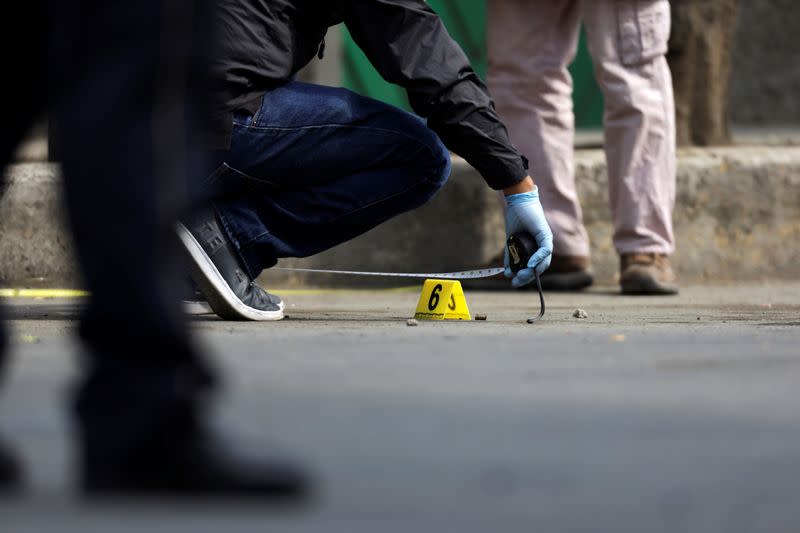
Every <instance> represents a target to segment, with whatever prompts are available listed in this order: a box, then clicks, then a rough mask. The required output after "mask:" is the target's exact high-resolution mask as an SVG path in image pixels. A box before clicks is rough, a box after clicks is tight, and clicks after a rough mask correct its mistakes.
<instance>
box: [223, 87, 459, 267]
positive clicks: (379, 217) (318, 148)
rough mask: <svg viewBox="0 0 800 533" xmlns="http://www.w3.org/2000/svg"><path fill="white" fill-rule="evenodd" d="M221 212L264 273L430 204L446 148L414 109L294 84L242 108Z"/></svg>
mask: <svg viewBox="0 0 800 533" xmlns="http://www.w3.org/2000/svg"><path fill="white" fill-rule="evenodd" d="M221 158H222V159H223V160H224V162H225V163H226V164H227V165H228V166H229V167H230V171H228V172H226V173H224V174H223V175H222V176H221V177H220V181H221V182H222V183H221V184H220V185H221V190H222V191H223V193H227V194H229V196H228V197H226V198H224V199H221V200H219V201H217V202H216V209H217V212H218V214H219V218H220V220H221V222H222V224H223V226H224V228H225V230H226V231H227V232H228V235H229V237H230V238H231V240H232V241H233V243H234V244H235V246H236V248H237V249H238V250H239V252H240V253H241V256H242V257H243V259H244V260H245V263H246V265H247V268H248V271H249V274H250V275H251V276H252V277H256V276H258V274H259V273H260V272H261V270H262V269H264V268H268V267H271V266H273V265H274V264H275V263H276V262H277V260H278V258H281V257H306V256H309V255H313V254H316V253H318V252H321V251H323V250H326V249H328V248H331V247H333V246H336V245H337V244H340V243H342V242H345V241H347V240H350V239H352V238H354V237H356V236H357V235H360V234H362V233H364V232H366V231H368V230H369V229H372V228H374V227H375V226H377V225H378V224H380V223H382V222H384V221H386V220H389V219H390V218H392V217H394V216H396V215H398V214H400V213H403V212H406V211H409V210H411V209H414V208H416V207H419V206H420V205H422V204H424V203H425V202H427V201H428V200H429V199H430V198H431V197H432V196H433V195H434V194H435V193H436V192H437V191H438V190H439V189H440V188H441V187H442V186H443V185H444V183H445V181H446V179H447V177H448V175H449V171H450V155H449V152H448V151H447V150H446V148H445V147H444V145H443V144H442V142H441V141H440V140H439V138H438V137H437V136H436V134H435V133H434V132H433V131H432V130H430V129H429V128H428V127H427V126H426V125H425V123H424V122H423V121H422V120H421V119H419V118H418V117H416V116H414V115H411V114H409V113H406V112H404V111H402V110H400V109H397V108H395V107H392V106H389V105H387V104H384V103H382V102H378V101H376V100H373V99H370V98H366V97H363V96H359V95H357V94H355V93H352V92H350V91H347V90H345V89H336V88H329V87H321V86H316V85H310V84H304V83H297V82H292V83H289V84H287V85H285V86H283V87H281V88H278V89H275V90H273V91H271V92H270V93H268V94H267V95H265V96H264V98H263V100H262V106H261V109H260V110H259V112H258V113H256V114H255V115H254V116H249V115H246V114H240V115H237V116H236V118H235V119H234V130H233V138H232V146H231V150H230V151H229V152H228V153H226V154H223V155H221Z"/></svg>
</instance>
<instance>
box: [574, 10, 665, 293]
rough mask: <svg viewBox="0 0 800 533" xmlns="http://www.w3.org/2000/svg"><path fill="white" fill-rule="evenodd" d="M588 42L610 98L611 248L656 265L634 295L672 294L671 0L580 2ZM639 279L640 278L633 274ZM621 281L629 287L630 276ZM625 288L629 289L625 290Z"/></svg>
mask: <svg viewBox="0 0 800 533" xmlns="http://www.w3.org/2000/svg"><path fill="white" fill-rule="evenodd" d="M583 13H584V20H585V22H586V29H587V33H588V38H589V46H590V51H591V54H592V58H593V61H594V65H595V72H596V75H597V79H598V82H599V84H600V87H601V88H602V90H603V94H604V96H605V105H606V110H605V146H606V158H607V161H608V177H609V196H610V204H611V211H612V215H613V218H614V246H615V248H616V250H617V252H618V253H619V254H620V255H621V256H622V257H623V267H627V266H629V264H631V262H630V261H627V260H626V257H634V258H636V261H634V263H637V264H638V263H648V264H651V266H652V271H653V275H654V276H655V279H653V280H652V281H653V283H649V284H647V283H646V284H645V285H642V286H641V287H640V288H639V289H637V287H639V286H640V285H641V284H640V283H639V281H641V280H639V281H637V282H635V283H633V285H636V287H633V286H632V287H631V288H632V289H633V290H631V291H630V292H674V291H675V290H676V289H675V287H674V284H673V282H674V276H673V275H672V272H671V269H670V268H669V263H668V261H667V259H666V257H667V255H669V254H671V253H672V252H673V251H674V248H675V243H674V236H673V230H672V208H673V205H674V202H675V108H674V100H673V94H672V80H671V76H670V71H669V67H668V65H667V61H666V59H665V57H664V54H665V53H666V50H667V40H668V38H669V31H670V10H669V3H668V2H667V0H646V1H642V0H638V1H634V0H597V1H588V0H587V1H585V2H584V3H583ZM636 277H637V279H638V278H639V276H638V275H637V276H636ZM621 282H622V284H623V290H624V291H626V289H625V285H626V280H625V274H624V273H623V275H622V278H621ZM626 292H628V291H626Z"/></svg>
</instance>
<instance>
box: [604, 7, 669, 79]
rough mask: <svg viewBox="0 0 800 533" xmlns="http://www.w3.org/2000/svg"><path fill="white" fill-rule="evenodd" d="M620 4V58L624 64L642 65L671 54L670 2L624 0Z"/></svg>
mask: <svg viewBox="0 0 800 533" xmlns="http://www.w3.org/2000/svg"><path fill="white" fill-rule="evenodd" d="M616 5H617V36H618V47H619V56H620V59H621V61H622V64H623V65H625V66H628V67H632V66H636V65H641V64H643V63H647V62H649V61H652V60H653V59H655V58H657V57H658V56H662V55H664V54H666V53H667V43H668V41H669V32H670V8H669V1H668V0H621V1H619V2H617V3H616Z"/></svg>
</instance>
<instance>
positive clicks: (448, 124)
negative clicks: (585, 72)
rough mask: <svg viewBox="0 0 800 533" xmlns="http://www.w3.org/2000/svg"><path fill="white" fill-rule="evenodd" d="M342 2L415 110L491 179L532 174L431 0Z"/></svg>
mask: <svg viewBox="0 0 800 533" xmlns="http://www.w3.org/2000/svg"><path fill="white" fill-rule="evenodd" d="M337 8H338V12H339V15H340V16H341V18H342V19H343V20H344V23H345V25H346V26H347V29H348V30H349V31H350V33H351V35H352V36H353V39H354V40H355V42H356V44H358V46H359V47H361V49H362V50H363V51H364V53H365V54H366V55H367V58H369V60H370V62H371V63H372V64H373V65H374V66H375V68H376V69H377V70H378V72H379V73H380V74H381V76H383V78H384V79H386V80H387V81H389V82H391V83H395V84H397V85H400V86H401V87H403V88H405V89H406V91H407V92H408V97H409V102H410V103H411V107H412V108H413V109H414V111H415V112H416V113H418V114H419V115H421V116H423V117H425V118H426V119H428V126H430V128H431V129H433V131H435V132H436V133H437V134H438V135H439V137H440V138H441V139H442V142H444V144H445V146H447V148H449V149H450V150H451V151H453V152H455V153H456V154H458V155H460V156H461V157H463V158H464V159H466V160H467V161H468V162H469V163H470V164H471V165H472V166H473V167H475V168H476V169H477V170H478V172H480V173H481V175H482V176H483V178H484V179H485V180H486V182H487V183H488V184H489V186H490V187H492V188H494V189H502V188H505V187H509V186H511V185H514V184H516V183H518V182H520V181H521V180H522V179H523V178H525V176H527V174H528V172H527V161H526V160H525V158H524V157H522V156H521V155H520V153H519V152H518V151H517V150H516V149H515V148H514V147H513V145H512V144H511V142H510V141H509V139H508V132H507V131H506V128H505V126H503V124H502V123H501V122H500V119H499V118H498V116H497V113H496V111H495V109H494V104H493V102H492V100H491V97H490V96H489V93H488V91H487V89H486V85H485V84H484V83H483V81H481V79H480V78H479V77H478V75H477V74H476V73H475V71H474V70H473V69H472V66H471V65H470V63H469V60H468V59H467V56H466V55H465V54H464V52H463V50H461V47H460V46H459V45H458V44H457V43H456V42H455V41H454V40H453V39H452V38H451V37H450V35H449V34H448V33H447V30H446V29H445V27H444V25H443V24H442V21H441V19H440V18H439V16H438V15H437V14H436V13H435V12H434V11H433V10H432V9H431V8H430V7H428V5H427V4H426V3H425V2H424V0H339V1H338V2H337Z"/></svg>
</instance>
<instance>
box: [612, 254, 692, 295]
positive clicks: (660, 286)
mask: <svg viewBox="0 0 800 533" xmlns="http://www.w3.org/2000/svg"><path fill="white" fill-rule="evenodd" d="M620 272H621V274H620V277H619V284H620V287H621V288H622V294H678V286H677V285H676V284H675V273H674V272H673V271H672V267H671V266H670V264H669V257H667V256H666V255H664V254H652V253H634V254H623V255H621V256H620Z"/></svg>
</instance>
